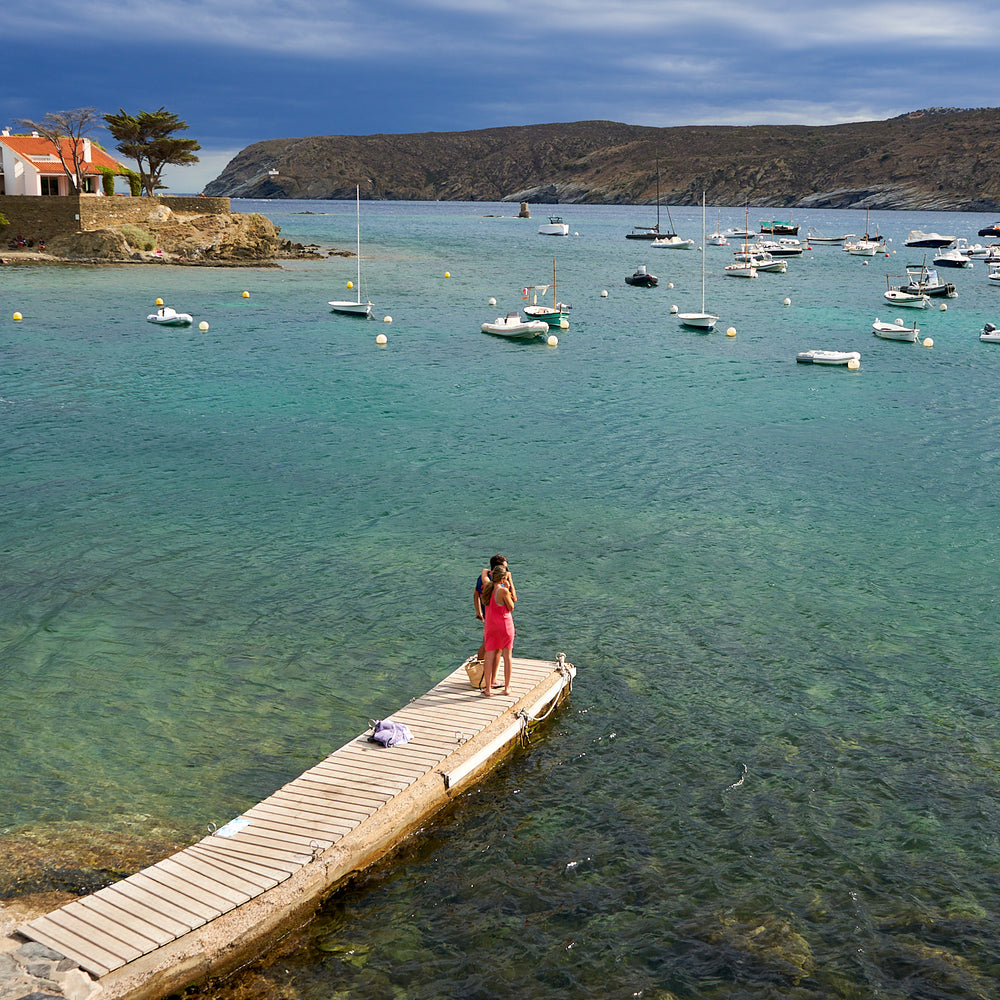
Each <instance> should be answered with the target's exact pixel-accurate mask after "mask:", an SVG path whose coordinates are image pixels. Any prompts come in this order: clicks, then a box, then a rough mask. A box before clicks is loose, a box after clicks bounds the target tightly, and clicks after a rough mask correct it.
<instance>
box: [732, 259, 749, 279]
mask: <svg viewBox="0 0 1000 1000" xmlns="http://www.w3.org/2000/svg"><path fill="white" fill-rule="evenodd" d="M726 276H727V277H729V278H756V277H757V268H756V267H754V266H753V264H751V263H750V261H748V260H735V261H733V263H732V264H727V265H726Z"/></svg>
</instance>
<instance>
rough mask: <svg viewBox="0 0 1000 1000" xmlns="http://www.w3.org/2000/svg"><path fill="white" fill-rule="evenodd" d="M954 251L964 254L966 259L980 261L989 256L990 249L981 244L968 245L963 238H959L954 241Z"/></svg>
mask: <svg viewBox="0 0 1000 1000" xmlns="http://www.w3.org/2000/svg"><path fill="white" fill-rule="evenodd" d="M955 249H956V250H957V251H958V252H959V253H964V254H965V256H966V257H969V258H970V259H975V260H982V259H983V258H984V257H987V256H989V252H990V248H989V247H988V246H986V245H984V244H982V243H969V241H968V240H967V239H966V238H965V237H964V236H959V238H958V239H957V240H955Z"/></svg>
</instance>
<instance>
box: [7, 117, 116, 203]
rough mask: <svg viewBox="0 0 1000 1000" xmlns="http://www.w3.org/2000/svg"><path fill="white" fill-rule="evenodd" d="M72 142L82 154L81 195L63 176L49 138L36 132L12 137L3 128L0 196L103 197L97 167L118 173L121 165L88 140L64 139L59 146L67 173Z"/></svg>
mask: <svg viewBox="0 0 1000 1000" xmlns="http://www.w3.org/2000/svg"><path fill="white" fill-rule="evenodd" d="M75 142H79V143H81V144H82V151H83V156H82V158H81V159H82V164H81V168H82V174H83V190H82V191H80V192H77V190H76V186H75V185H74V183H73V182H72V181H71V180H70V178H69V177H67V176H66V171H65V169H64V168H63V165H62V162H61V160H60V159H59V150H58V149H56V146H55V143H53V142H52V140H51V139H46V138H45V137H44V136H40V135H39V134H38V133H37V132H33V133H32V134H31V135H11V134H10V130H9V129H4V130H3V131H2V132H0V153H2V161H0V194H7V195H68V194H78V193H79V194H103V193H104V188H103V187H102V185H101V171H100V169H99V168H101V167H104V168H106V169H108V170H111V171H114V173H116V174H117V173H119V172H120V171H121V170H122V165H121V164H120V163H119V162H118V161H117V160H113V159H112V158H111V157H110V156H108V154H107V153H105V152H104V150H103V149H100V148H98V147H97V146H95V145H94V144H93V143H92V142H91V141H90V140H89V139H69V138H64V139H61V140H60V143H61V145H62V150H63V157H64V158H65V160H66V163H67V164H68V166H69V168H70V170H73V148H74V143H75Z"/></svg>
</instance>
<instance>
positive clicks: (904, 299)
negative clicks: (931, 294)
mask: <svg viewBox="0 0 1000 1000" xmlns="http://www.w3.org/2000/svg"><path fill="white" fill-rule="evenodd" d="M882 298H884V299H885V300H886V302H890V303H892V305H894V306H905V307H906V308H907V309H926V308H927V303H928V302H930V299H929V298H928V297H927V296H926V295H924V294H923V293H922V292H904V291H902V289H900V288H899V287H894V286H892V285H890V286H889V288H888V289H887V290H886V291H884V292H883V293H882Z"/></svg>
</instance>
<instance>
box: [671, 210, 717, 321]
mask: <svg viewBox="0 0 1000 1000" xmlns="http://www.w3.org/2000/svg"><path fill="white" fill-rule="evenodd" d="M677 318H678V319H679V320H680V321H681V323H682V324H683V325H684V326H687V327H691V328H692V329H695V330H704V331H705V332H706V333H707V332H708V331H710V330H714V329H715V324H716V323H717V322H718V321H719V317H718V316H713V315H712V314H711V313H708V312H705V192H704V191H703V192H702V194H701V312H689V313H678V314H677Z"/></svg>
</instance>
